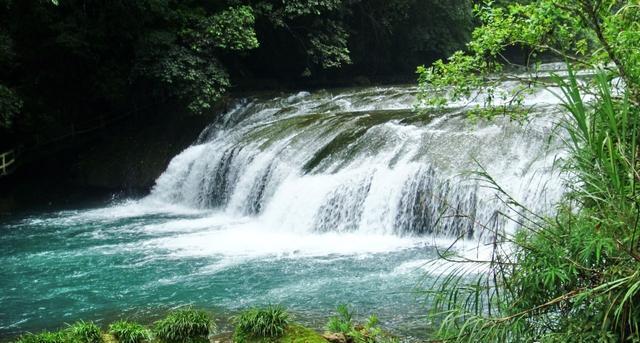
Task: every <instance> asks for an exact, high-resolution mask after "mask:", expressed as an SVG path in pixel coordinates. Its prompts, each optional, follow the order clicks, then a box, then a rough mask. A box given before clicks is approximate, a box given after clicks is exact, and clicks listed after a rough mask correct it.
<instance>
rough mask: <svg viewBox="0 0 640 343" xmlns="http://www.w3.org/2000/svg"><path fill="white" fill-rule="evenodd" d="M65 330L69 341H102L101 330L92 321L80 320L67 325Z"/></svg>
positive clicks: (93, 342) (83, 342) (90, 342)
mask: <svg viewBox="0 0 640 343" xmlns="http://www.w3.org/2000/svg"><path fill="white" fill-rule="evenodd" d="M65 331H66V332H67V335H68V338H69V341H73V342H81V343H100V342H102V332H101V331H100V328H99V327H98V326H97V325H96V324H94V323H93V322H85V321H83V320H81V321H78V322H75V323H74V324H73V325H71V326H69V327H68V328H67V329H66V330H65Z"/></svg>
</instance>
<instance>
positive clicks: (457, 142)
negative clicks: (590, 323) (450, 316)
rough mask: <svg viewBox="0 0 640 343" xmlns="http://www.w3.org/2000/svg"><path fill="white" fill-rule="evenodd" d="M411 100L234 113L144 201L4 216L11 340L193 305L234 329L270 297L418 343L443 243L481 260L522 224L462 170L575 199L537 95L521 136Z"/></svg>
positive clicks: (0, 260)
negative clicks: (365, 322) (245, 312)
mask: <svg viewBox="0 0 640 343" xmlns="http://www.w3.org/2000/svg"><path fill="white" fill-rule="evenodd" d="M506 86H509V87H512V86H513V85H506ZM415 92H416V89H415V88H411V87H394V86H391V87H375V88H370V89H353V90H341V91H338V92H332V91H323V92H317V93H314V94H311V93H308V92H300V93H297V94H293V95H290V96H288V97H287V96H285V97H278V98H274V99H247V100H243V101H239V102H238V104H237V105H236V106H235V107H234V108H233V109H232V110H231V111H229V112H228V113H226V114H224V115H221V116H220V118H219V120H218V121H217V122H215V123H212V125H211V126H210V127H208V128H207V129H205V130H204V131H203V133H202V134H201V135H200V137H199V138H198V139H197V140H196V142H195V143H194V145H192V146H190V147H189V148H187V149H185V150H184V151H183V152H181V153H180V154H178V155H177V156H175V157H174V158H173V160H172V161H171V162H170V163H169V165H168V167H167V169H166V170H165V172H164V173H163V174H162V175H161V176H160V177H159V178H158V179H157V180H156V184H155V186H154V188H153V189H152V190H151V192H150V194H148V195H147V196H146V197H145V198H143V199H140V200H129V201H125V202H120V203H112V204H103V206H104V207H101V208H96V209H85V210H73V211H63V212H54V213H37V214H34V215H32V216H24V217H13V218H5V219H2V221H1V222H0V248H1V252H0V275H2V279H1V280H0V338H2V337H9V336H13V335H16V334H19V333H21V332H24V331H38V330H41V329H50V328H56V327H60V326H61V325H62V323H65V322H67V323H71V322H73V321H75V320H77V319H84V320H95V321H98V322H99V323H100V324H101V325H103V326H104V325H106V324H107V323H108V322H109V321H112V320H115V319H117V318H134V319H138V320H142V321H147V322H148V321H151V320H153V319H154V318H157V317H158V316H160V315H162V314H163V313H164V312H166V311H167V310H168V309H170V308H173V307H178V306H183V305H194V306H197V307H202V308H206V309H209V310H211V311H212V312H215V313H217V314H218V316H219V317H221V318H224V317H228V316H229V315H233V314H234V313H237V311H239V310H242V309H244V308H247V307H251V306H257V305H265V304H269V303H279V304H283V305H285V306H287V307H288V308H289V309H290V310H291V311H292V312H293V313H295V315H296V316H297V319H298V320H301V321H303V322H306V323H309V324H311V325H312V326H314V327H318V328H319V327H321V326H322V325H323V323H324V322H325V321H326V318H327V317H328V316H329V315H331V312H332V311H333V310H334V309H335V308H336V306H337V305H339V304H342V303H346V304H351V305H352V307H353V308H355V309H357V310H358V311H359V313H360V315H361V316H366V315H369V314H372V313H376V314H377V315H378V316H379V317H380V318H381V321H382V324H383V326H385V327H386V328H387V329H390V330H392V331H394V332H396V333H399V334H401V335H411V336H414V337H415V336H417V337H420V336H424V335H425V333H426V332H427V330H429V323H428V322H427V319H426V317H425V316H426V314H427V312H428V303H427V302H426V301H425V297H424V296H422V295H420V290H422V289H424V288H425V287H428V286H429V284H430V282H432V280H434V279H435V278H436V277H437V276H439V275H442V273H443V272H446V271H447V270H450V268H452V266H451V265H447V264H446V263H441V262H438V263H435V264H433V263H429V262H430V261H432V260H433V259H434V258H435V257H436V249H435V248H434V247H435V246H440V247H448V246H449V245H450V244H451V242H452V241H453V240H456V238H458V237H459V238H464V239H461V240H456V242H457V243H456V245H455V250H456V251H458V252H460V253H461V254H463V255H465V257H467V258H470V259H473V258H476V257H477V258H479V259H480V260H487V259H489V258H490V256H491V255H490V253H491V251H490V247H484V246H483V242H490V241H491V236H492V235H494V234H495V232H513V230H516V229H517V228H516V224H515V222H513V221H509V220H506V218H503V217H502V216H500V215H499V214H498V212H502V213H510V209H509V208H507V207H506V206H505V205H504V204H503V203H502V202H501V201H500V200H499V199H498V197H497V196H496V194H495V190H494V189H492V188H491V187H485V186H486V184H483V183H482V182H481V181H479V180H478V179H477V177H475V176H472V175H470V174H469V173H468V172H469V171H470V170H474V169H477V168H478V165H482V166H483V167H485V171H486V172H487V173H488V174H490V175H491V176H492V178H493V179H494V180H495V182H497V183H498V184H499V185H501V186H502V188H503V189H504V190H505V191H506V192H507V193H509V194H510V196H512V197H513V198H514V199H516V200H518V201H519V202H520V203H522V204H524V205H526V206H527V207H529V208H530V209H532V210H533V211H536V212H539V213H548V212H549V210H550V209H551V208H552V206H553V204H554V203H555V201H556V200H557V199H558V198H559V197H560V196H561V195H562V193H563V187H562V182H563V181H562V178H561V177H559V176H558V174H557V171H556V170H555V168H554V167H553V166H554V164H555V162H556V161H557V160H558V159H559V158H561V157H562V153H563V152H562V150H561V149H560V150H559V149H558V144H557V141H556V140H555V139H552V138H553V137H552V136H550V134H551V133H552V132H554V131H555V128H556V126H555V124H554V120H555V119H554V118H555V117H554V115H555V114H557V112H554V106H555V105H554V102H553V101H556V102H557V100H554V99H555V98H553V97H552V96H551V95H549V94H547V93H548V92H542V91H541V92H539V94H536V96H535V97H533V98H532V99H529V100H528V101H530V103H531V105H534V104H535V105H536V106H538V107H539V108H540V111H539V113H538V114H537V115H535V116H534V115H531V116H530V118H529V120H528V122H527V123H526V125H521V123H518V122H513V121H509V120H508V119H504V118H503V119H496V120H495V121H491V122H485V121H481V122H475V123H471V122H470V121H468V120H467V119H466V118H465V116H464V111H465V110H464V108H463V107H462V106H463V105H461V104H459V105H456V106H452V107H451V108H449V109H448V110H446V111H440V110H438V111H433V113H431V114H424V115H417V114H416V113H414V112H413V111H412V109H413V105H414V104H415V96H414V95H415ZM478 101H480V100H478ZM545 104H546V105H545ZM543 105H544V106H546V107H543ZM409 119H410V120H409ZM512 215H513V213H512ZM486 228H490V230H486ZM456 267H457V266H456ZM473 267H474V266H471V269H470V270H469V272H471V273H475V272H478V270H476V269H474V268H473ZM476 267H477V266H476Z"/></svg>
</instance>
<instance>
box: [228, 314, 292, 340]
mask: <svg viewBox="0 0 640 343" xmlns="http://www.w3.org/2000/svg"><path fill="white" fill-rule="evenodd" d="M233 322H234V325H235V331H234V335H233V337H234V341H235V342H245V341H247V340H249V341H251V340H256V339H276V338H278V337H281V336H282V335H283V334H284V333H285V330H286V329H287V327H288V326H289V313H287V311H286V310H285V308H284V307H282V306H274V305H270V306H267V307H265V308H253V309H249V310H246V311H244V312H242V313H241V314H240V315H239V316H237V317H236V318H234V320H233Z"/></svg>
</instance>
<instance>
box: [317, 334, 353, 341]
mask: <svg viewBox="0 0 640 343" xmlns="http://www.w3.org/2000/svg"><path fill="white" fill-rule="evenodd" d="M322 338H324V339H326V340H327V341H329V342H331V343H347V342H348V340H347V337H346V336H345V335H344V334H343V333H334V332H327V333H325V334H324V335H322Z"/></svg>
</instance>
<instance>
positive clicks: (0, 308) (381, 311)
mask: <svg viewBox="0 0 640 343" xmlns="http://www.w3.org/2000/svg"><path fill="white" fill-rule="evenodd" d="M434 243H436V242H434V241H433V239H429V238H425V237H422V238H418V237H399V236H393V235H376V234H366V233H358V232H356V233H337V232H329V233H323V234H321V233H318V234H310V233H295V232H291V231H289V230H287V231H285V230H282V231H279V230H277V229H273V228H271V229H268V230H267V229H263V228H262V227H261V226H260V222H259V221H258V220H256V218H248V217H247V218H229V217H226V216H225V215H224V214H221V213H217V212H212V211H202V210H193V209H187V208H180V207H173V206H167V205H160V204H153V203H149V202H148V201H146V202H145V201H128V202H124V203H120V204H114V205H112V206H109V207H106V208H101V209H88V210H73V211H62V212H54V213H41V214H38V215H30V216H26V217H21V218H15V217H14V218H8V219H7V218H5V220H3V222H2V224H0V247H1V250H0V274H1V275H2V279H1V281H0V337H2V338H5V339H6V338H9V337H11V336H15V335H16V334H19V333H22V332H25V331H39V330H42V329H54V328H56V327H60V326H61V325H63V323H71V322H73V321H75V320H78V319H84V320H96V321H98V322H100V323H102V325H106V322H108V321H111V320H114V319H116V318H136V319H139V320H143V321H144V320H149V319H150V318H155V317H157V316H158V315H160V314H162V313H163V312H164V311H166V310H167V309H170V308H173V307H177V306H182V305H194V306H197V307H201V308H205V309H209V310H211V311H213V312H214V313H216V314H218V315H221V316H226V315H229V314H233V313H235V312H237V311H239V310H241V309H244V308H247V307H251V306H256V305H265V304H274V303H278V304H283V305H285V306H287V307H288V308H289V309H290V310H291V311H292V312H293V313H295V314H296V316H297V317H298V318H299V319H300V320H302V321H303V322H307V323H310V324H311V325H315V326H321V325H322V323H323V322H324V320H325V319H326V317H327V316H328V315H330V314H331V312H332V311H333V310H334V309H335V307H336V306H337V305H338V304H342V303H345V304H350V305H352V306H353V308H354V309H357V311H358V313H359V314H360V315H361V316H365V315H368V314H371V313H376V314H378V316H379V317H381V319H382V322H383V324H384V325H385V326H386V327H388V328H389V329H392V330H393V331H396V332H398V333H404V334H411V335H419V334H420V332H422V331H423V330H426V326H427V322H426V319H425V315H426V312H427V308H428V306H427V304H426V303H425V299H424V297H423V296H422V295H420V292H419V290H421V289H423V288H424V287H425V283H428V280H429V279H430V277H429V272H428V269H429V268H428V267H427V266H426V265H425V263H426V262H428V261H429V260H431V259H433V258H434V257H435V255H436V254H435V250H434V249H433V244H434Z"/></svg>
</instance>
